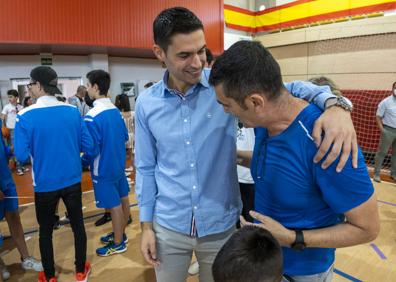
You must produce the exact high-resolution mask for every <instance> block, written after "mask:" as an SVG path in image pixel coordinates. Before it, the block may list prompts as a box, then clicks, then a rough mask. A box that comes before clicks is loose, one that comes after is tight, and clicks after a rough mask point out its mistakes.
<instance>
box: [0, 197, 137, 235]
mask: <svg viewBox="0 0 396 282" xmlns="http://www.w3.org/2000/svg"><path fill="white" fill-rule="evenodd" d="M137 205H138V204H131V205H129V207H130V208H132V207H136V206H137ZM103 214H104V213H103V212H101V213H97V214H94V215H90V216H86V217H84V218H83V220H86V219H91V218H93V217H97V216H100V215H103ZM66 224H69V222H68V223H61V225H66ZM38 231H39V230H38V229H34V230H30V231H26V232H24V233H23V235H25V236H26V235H29V234H33V233H36V232H38ZM10 238H11V236H5V237H4V238H3V239H4V240H7V239H10Z"/></svg>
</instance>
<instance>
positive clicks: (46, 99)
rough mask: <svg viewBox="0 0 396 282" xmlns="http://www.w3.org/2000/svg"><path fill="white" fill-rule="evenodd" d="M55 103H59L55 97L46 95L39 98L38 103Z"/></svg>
mask: <svg viewBox="0 0 396 282" xmlns="http://www.w3.org/2000/svg"><path fill="white" fill-rule="evenodd" d="M53 101H58V99H56V97H55V96H51V95H44V96H41V97H39V98H37V101H36V103H45V102H53Z"/></svg>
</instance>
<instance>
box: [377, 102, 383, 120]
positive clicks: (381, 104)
mask: <svg viewBox="0 0 396 282" xmlns="http://www.w3.org/2000/svg"><path fill="white" fill-rule="evenodd" d="M376 115H377V116H378V117H380V118H383V117H384V115H385V100H382V101H381V102H380V103H379V104H378V108H377V113H376Z"/></svg>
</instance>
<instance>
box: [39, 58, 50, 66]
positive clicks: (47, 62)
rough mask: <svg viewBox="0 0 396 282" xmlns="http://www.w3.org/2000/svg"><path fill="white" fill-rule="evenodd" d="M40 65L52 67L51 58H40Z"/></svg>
mask: <svg viewBox="0 0 396 282" xmlns="http://www.w3.org/2000/svg"><path fill="white" fill-rule="evenodd" d="M41 65H42V66H52V58H51V57H42V58H41Z"/></svg>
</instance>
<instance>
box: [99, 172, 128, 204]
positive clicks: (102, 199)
mask: <svg viewBox="0 0 396 282" xmlns="http://www.w3.org/2000/svg"><path fill="white" fill-rule="evenodd" d="M92 182H93V186H94V193H95V203H96V207H98V208H105V209H111V208H114V207H116V206H118V205H120V204H121V198H124V197H127V196H128V193H129V186H128V181H127V179H126V176H123V177H121V178H120V179H118V180H115V181H102V180H93V181H92Z"/></svg>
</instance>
